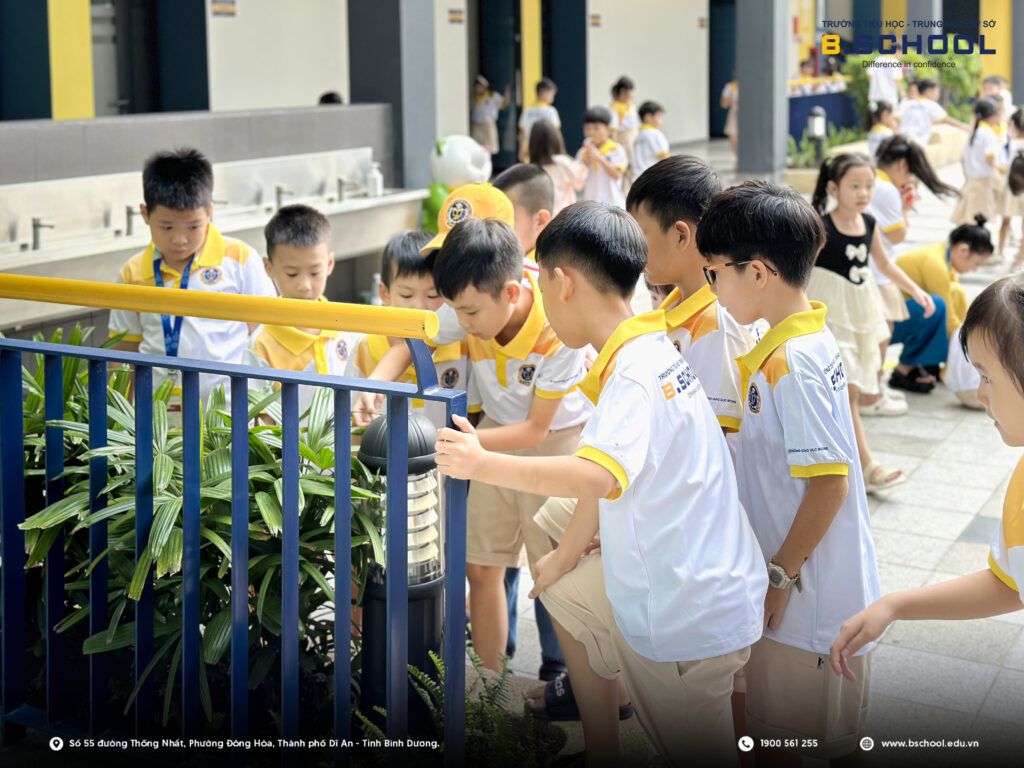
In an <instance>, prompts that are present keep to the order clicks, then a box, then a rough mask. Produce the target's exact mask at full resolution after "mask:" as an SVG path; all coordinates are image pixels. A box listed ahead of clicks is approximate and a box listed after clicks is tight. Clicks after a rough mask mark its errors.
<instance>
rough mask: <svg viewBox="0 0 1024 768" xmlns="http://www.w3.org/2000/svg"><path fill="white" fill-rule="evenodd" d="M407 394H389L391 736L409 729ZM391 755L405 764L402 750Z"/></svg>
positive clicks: (388, 726) (388, 730)
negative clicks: (398, 395) (405, 395)
mask: <svg viewBox="0 0 1024 768" xmlns="http://www.w3.org/2000/svg"><path fill="white" fill-rule="evenodd" d="M408 483H409V400H408V398H405V397H397V396H390V397H388V458H387V484H388V496H387V510H386V515H387V526H386V530H387V539H386V544H387V566H386V570H387V635H388V647H387V696H386V697H385V700H386V704H385V707H386V709H387V723H386V728H385V732H386V733H387V736H388V738H389V739H404V738H405V737H406V736H407V734H408V730H409V701H408V699H409V669H408V668H409V563H408V561H409V552H408V540H409V517H408V510H407V507H408V495H409V494H408V491H409V487H408ZM388 761H389V763H393V764H396V765H397V764H402V762H403V761H404V757H403V756H402V753H401V750H389V751H388Z"/></svg>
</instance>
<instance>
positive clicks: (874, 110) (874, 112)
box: [868, 101, 892, 125]
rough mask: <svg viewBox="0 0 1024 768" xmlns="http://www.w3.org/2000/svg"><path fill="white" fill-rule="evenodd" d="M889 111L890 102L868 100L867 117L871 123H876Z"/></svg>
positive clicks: (890, 107)
mask: <svg viewBox="0 0 1024 768" xmlns="http://www.w3.org/2000/svg"><path fill="white" fill-rule="evenodd" d="M891 112H892V104H890V103H889V102H888V101H872V102H868V119H869V120H870V121H871V125H878V124H879V123H880V122H882V118H883V117H885V116H886V114H889V113H891Z"/></svg>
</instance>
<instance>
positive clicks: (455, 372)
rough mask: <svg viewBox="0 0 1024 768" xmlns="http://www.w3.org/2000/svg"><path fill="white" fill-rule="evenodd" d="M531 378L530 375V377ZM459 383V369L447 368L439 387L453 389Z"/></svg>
mask: <svg viewBox="0 0 1024 768" xmlns="http://www.w3.org/2000/svg"><path fill="white" fill-rule="evenodd" d="M531 378H532V375H531ZM458 383H459V369H458V368H447V369H446V370H445V371H444V373H442V374H441V386H442V387H444V388H445V389H455V387H456V386H457V385H458Z"/></svg>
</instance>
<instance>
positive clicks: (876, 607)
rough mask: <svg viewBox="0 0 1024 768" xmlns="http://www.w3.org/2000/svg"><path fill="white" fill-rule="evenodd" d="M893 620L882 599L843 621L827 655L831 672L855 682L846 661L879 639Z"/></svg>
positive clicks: (885, 601) (854, 676) (887, 605)
mask: <svg viewBox="0 0 1024 768" xmlns="http://www.w3.org/2000/svg"><path fill="white" fill-rule="evenodd" d="M893 618H894V617H893V613H892V610H891V609H890V607H889V602H888V601H887V600H886V599H885V598H882V599H881V600H876V601H875V602H874V603H872V604H871V605H869V606H868V607H867V608H865V609H864V610H863V611H861V612H860V613H858V614H857V615H856V616H853V617H851V618H849V619H847V620H846V621H844V622H843V625H842V626H841V627H840V628H839V634H838V635H836V639H835V641H833V643H832V648H831V650H830V651H829V654H828V660H829V663H830V664H831V665H832V671H834V672H835V673H836V674H837V675H842V676H843V677H845V678H846V679H847V680H850V681H851V682H852V681H854V680H856V679H857V678H856V675H854V674H853V672H851V671H850V667H849V665H848V664H847V663H846V660H847V659H848V658H850V657H851V656H853V655H854V654H855V653H856V652H857V651H859V650H860V649H861V648H863V647H864V646H865V645H867V644H868V643H870V642H874V641H875V640H877V639H878V638H880V637H881V636H882V633H883V632H885V630H886V629H887V628H888V626H889V625H890V624H892V622H893Z"/></svg>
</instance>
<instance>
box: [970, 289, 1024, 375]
mask: <svg viewBox="0 0 1024 768" xmlns="http://www.w3.org/2000/svg"><path fill="white" fill-rule="evenodd" d="M975 333H977V334H981V335H982V336H983V337H984V338H985V340H986V341H987V342H988V343H989V346H991V347H992V349H994V350H995V353H996V357H998V358H999V364H1000V365H1002V366H1003V368H1005V369H1006V372H1007V373H1009V374H1010V377H1011V378H1012V379H1013V380H1014V382H1015V383H1016V385H1017V390H1018V391H1019V392H1021V393H1022V394H1024V274H1021V273H1017V274H1015V275H1007V276H1006V277H1004V278H1002V279H1000V280H996V281H995V282H994V283H992V285H990V286H989V287H988V288H986V289H985V290H984V291H982V292H981V293H980V294H978V297H977V298H976V299H975V300H974V301H972V302H971V305H970V307H968V308H967V316H966V317H965V318H964V324H963V325H962V326H960V346H961V348H962V349H963V351H964V354H968V353H967V340H968V339H970V338H971V335H972V334H975ZM968 357H969V355H968Z"/></svg>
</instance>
